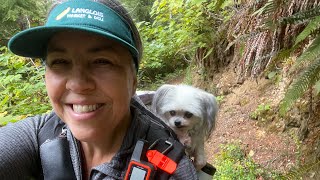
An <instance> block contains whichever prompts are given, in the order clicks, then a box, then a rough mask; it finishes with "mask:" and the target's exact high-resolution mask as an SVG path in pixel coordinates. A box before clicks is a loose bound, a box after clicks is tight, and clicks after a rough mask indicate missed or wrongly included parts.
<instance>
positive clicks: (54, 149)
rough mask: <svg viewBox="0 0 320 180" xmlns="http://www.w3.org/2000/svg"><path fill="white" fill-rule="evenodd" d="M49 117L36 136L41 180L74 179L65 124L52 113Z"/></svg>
mask: <svg viewBox="0 0 320 180" xmlns="http://www.w3.org/2000/svg"><path fill="white" fill-rule="evenodd" d="M51 115H52V117H49V119H48V121H47V122H46V124H45V125H44V126H43V127H42V128H41V131H40V132H39V135H38V142H39V146H40V150H39V152H40V161H41V169H42V176H43V179H49V180H51V179H52V180H53V179H61V180H63V179H65V180H69V179H70V180H73V179H76V176H75V173H74V169H73V165H72V160H71V156H70V150H69V142H68V140H67V137H66V134H65V133H66V130H65V129H64V127H65V124H64V123H63V122H62V121H61V120H60V118H59V117H58V116H57V115H55V114H54V113H52V114H51Z"/></svg>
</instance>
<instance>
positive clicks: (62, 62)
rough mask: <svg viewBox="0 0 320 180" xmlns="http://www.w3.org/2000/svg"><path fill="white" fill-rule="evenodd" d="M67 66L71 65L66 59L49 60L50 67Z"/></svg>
mask: <svg viewBox="0 0 320 180" xmlns="http://www.w3.org/2000/svg"><path fill="white" fill-rule="evenodd" d="M66 64H69V61H68V60H66V59H54V60H49V62H48V65H49V66H54V65H66Z"/></svg>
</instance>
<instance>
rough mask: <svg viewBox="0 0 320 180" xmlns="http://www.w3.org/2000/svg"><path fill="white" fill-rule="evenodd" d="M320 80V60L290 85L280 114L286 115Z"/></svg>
mask: <svg viewBox="0 0 320 180" xmlns="http://www.w3.org/2000/svg"><path fill="white" fill-rule="evenodd" d="M319 80H320V58H317V59H316V60H315V62H314V63H313V64H311V65H309V66H308V67H307V69H306V70H305V71H304V72H302V74H301V75H299V77H298V78H297V79H296V80H295V81H294V82H293V83H292V84H291V85H290V87H289V89H288V91H287V92H286V94H285V97H284V98H283V100H282V102H281V104H280V114H281V115H284V114H285V112H286V111H287V110H288V109H289V107H290V106H291V105H292V104H293V103H294V102H295V101H296V100H297V99H299V98H300V97H301V96H302V95H303V93H304V92H305V91H306V90H307V89H308V88H310V87H312V86H313V85H315V84H316V82H318V81H319Z"/></svg>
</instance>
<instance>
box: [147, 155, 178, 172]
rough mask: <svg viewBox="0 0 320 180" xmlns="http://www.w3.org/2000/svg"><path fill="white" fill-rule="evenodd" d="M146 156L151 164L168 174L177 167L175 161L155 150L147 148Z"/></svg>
mask: <svg viewBox="0 0 320 180" xmlns="http://www.w3.org/2000/svg"><path fill="white" fill-rule="evenodd" d="M147 158H148V161H149V162H151V163H152V164H153V165H155V166H156V167H158V168H159V169H161V170H163V171H165V172H167V173H169V174H172V173H173V172H174V171H175V170H176V169H177V163H176V162H174V161H173V160H172V159H170V158H169V157H167V156H165V155H164V154H162V153H160V152H159V151H157V150H148V151H147Z"/></svg>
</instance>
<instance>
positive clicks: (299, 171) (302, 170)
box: [279, 160, 320, 180]
mask: <svg viewBox="0 0 320 180" xmlns="http://www.w3.org/2000/svg"><path fill="white" fill-rule="evenodd" d="M319 165H320V160H319V161H316V162H314V163H309V164H305V165H303V166H301V167H298V168H294V169H293V170H290V172H288V173H287V174H286V175H283V176H281V177H280V178H279V179H283V180H285V179H299V178H300V177H302V176H303V175H305V174H306V173H308V172H309V171H310V170H312V169H314V168H316V167H318V166H319Z"/></svg>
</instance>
